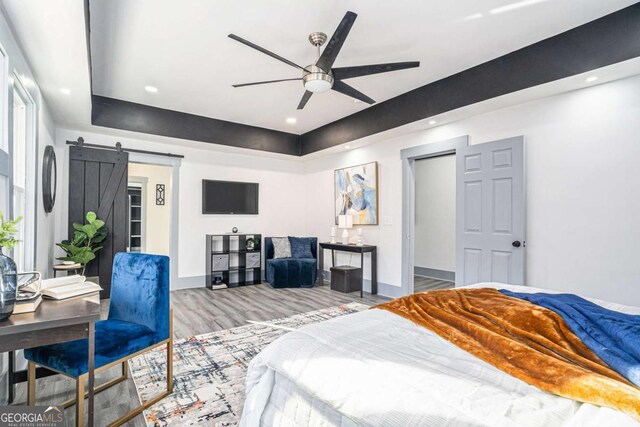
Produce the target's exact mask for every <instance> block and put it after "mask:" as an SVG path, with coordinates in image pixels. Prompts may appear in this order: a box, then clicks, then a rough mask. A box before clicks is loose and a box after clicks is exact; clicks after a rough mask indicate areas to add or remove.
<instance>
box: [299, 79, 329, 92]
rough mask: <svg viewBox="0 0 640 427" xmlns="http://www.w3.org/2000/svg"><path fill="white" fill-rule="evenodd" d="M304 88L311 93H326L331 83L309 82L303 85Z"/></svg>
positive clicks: (325, 81)
mask: <svg viewBox="0 0 640 427" xmlns="http://www.w3.org/2000/svg"><path fill="white" fill-rule="evenodd" d="M304 88H305V89H306V90H308V91H309V92H313V93H320V92H326V91H328V90H330V89H331V82H329V81H327V80H309V81H306V82H305V83H304Z"/></svg>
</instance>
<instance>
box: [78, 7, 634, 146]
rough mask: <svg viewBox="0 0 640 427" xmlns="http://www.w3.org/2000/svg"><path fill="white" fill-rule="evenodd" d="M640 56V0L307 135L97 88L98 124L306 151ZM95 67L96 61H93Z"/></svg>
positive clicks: (94, 104) (95, 117) (95, 108)
mask: <svg viewBox="0 0 640 427" xmlns="http://www.w3.org/2000/svg"><path fill="white" fill-rule="evenodd" d="M85 19H86V24H85V25H86V31H87V47H88V49H89V52H88V56H89V59H90V58H91V52H90V50H91V41H90V35H91V31H90V19H89V0H86V12H85ZM639 56H640V3H636V4H634V5H632V6H629V7H627V8H625V9H621V10H619V11H617V12H614V13H612V14H609V15H606V16H604V17H602V18H600V19H597V20H595V21H591V22H589V23H587V24H584V25H581V26H579V27H576V28H574V29H571V30H569V31H566V32H564V33H561V34H558V35H556V36H553V37H550V38H548V39H545V40H542V41H540V42H538V43H535V44H532V45H530V46H527V47H525V48H522V49H519V50H516V51H514V52H511V53H509V54H507V55H504V56H501V57H499V58H497V59H494V60H491V61H488V62H485V63H483V64H481V65H478V66H476V67H473V68H470V69H468V70H465V71H462V72H460V73H457V74H454V75H452V76H449V77H446V78H444V79H442V80H438V81H436V82H433V83H429V84H427V85H425V86H422V87H419V88H417V89H414V90H412V91H410V92H407V93H405V94H402V95H399V96H396V97H395V98H391V99H389V100H387V101H384V102H381V103H379V104H376V105H374V106H372V107H369V108H367V109H365V110H362V111H360V112H358V113H355V114H352V115H350V116H347V117H344V118H342V119H339V120H337V121H335V122H332V123H329V124H327V125H325V126H322V127H320V128H317V129H314V130H312V131H309V132H307V133H305V134H303V135H295V134H291V133H287V132H280V131H276V130H271V129H265V128H260V127H256V126H249V125H244V124H240V123H233V122H228V121H224V120H218V119H213V118H209V117H203V116H196V115H193V114H188V113H183V112H180V111H173V110H166V109H162V108H157V107H152V106H148V105H143V104H136V103H132V102H128V101H122V100H118V99H113V98H107V97H103V96H98V95H93V94H92V96H91V101H92V114H91V123H92V124H94V125H97V126H105V127H110V128H115V129H123V130H129V131H134V132H142V133H147V134H153V135H161V136H168V137H174V138H180V139H188V140H194V141H202V142H208V143H213V144H220V145H227V146H233V147H239V148H248V149H253V150H262V151H269V152H274V153H281V154H289V155H294V156H304V155H306V154H310V153H314V152H316V151H320V150H324V149H327V148H330V147H333V146H336V145H340V144H343V143H346V142H349V141H353V140H356V139H360V138H363V137H366V136H370V135H374V134H376V133H379V132H383V131H386V130H389V129H393V128H396V127H398V126H402V125H405V124H408V123H411V122H415V121H418V120H422V119H426V118H428V117H432V116H435V115H438V114H442V113H445V112H447V111H451V110H455V109H457V108H461V107H465V106H467V105H471V104H475V103H478V102H481V101H485V100H488V99H491V98H495V97H498V96H501V95H506V94H508V93H512V92H516V91H519V90H523V89H527V88H530V87H534V86H538V85H541V84H545V83H549V82H552V81H555V80H559V79H563V78H566V77H570V76H573V75H576V74H581V73H585V72H588V71H591V70H594V69H597V68H601V67H605V66H607V65H612V64H615V63H618V62H622V61H626V60H629V59H632V58H636V57H639ZM89 66H90V67H91V60H89ZM90 80H92V76H91V75H90ZM92 93H93V91H92Z"/></svg>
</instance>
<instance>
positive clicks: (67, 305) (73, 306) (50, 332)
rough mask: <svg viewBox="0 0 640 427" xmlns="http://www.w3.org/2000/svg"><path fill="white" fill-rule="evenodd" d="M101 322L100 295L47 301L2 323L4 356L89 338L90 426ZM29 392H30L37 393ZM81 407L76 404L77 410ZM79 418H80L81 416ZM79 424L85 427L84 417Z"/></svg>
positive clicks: (0, 336)
mask: <svg viewBox="0 0 640 427" xmlns="http://www.w3.org/2000/svg"><path fill="white" fill-rule="evenodd" d="M98 320H100V296H99V294H98V293H94V294H91V295H85V296H79V297H75V298H70V299H68V300H63V301H52V300H45V301H42V304H40V308H39V309H38V311H36V312H34V313H23V314H14V315H12V316H11V317H9V318H8V319H7V320H4V321H0V353H2V352H5V351H12V350H21V349H25V348H31V347H38V346H41V345H49V344H56V343H61V342H66V341H72V340H77V339H80V338H88V346H89V347H88V356H89V360H88V363H89V364H88V367H89V373H88V374H89V375H88V380H89V384H88V387H87V388H88V397H87V415H88V425H89V426H90V427H91V426H93V395H94V392H93V390H94V385H95V377H94V376H95V373H94V366H95V364H94V334H95V322H96V321H98ZM33 392H34V390H29V391H28V393H33ZM77 407H78V406H77V405H76V408H77ZM77 418H78V417H77ZM77 418H76V425H77V426H81V425H83V424H84V419H83V418H84V417H83V418H80V419H77Z"/></svg>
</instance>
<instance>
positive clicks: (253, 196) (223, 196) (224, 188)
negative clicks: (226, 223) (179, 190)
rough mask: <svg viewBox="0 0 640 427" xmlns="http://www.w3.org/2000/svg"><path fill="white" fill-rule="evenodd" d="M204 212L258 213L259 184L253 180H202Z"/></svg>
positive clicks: (224, 213) (228, 213) (227, 213)
mask: <svg viewBox="0 0 640 427" xmlns="http://www.w3.org/2000/svg"><path fill="white" fill-rule="evenodd" d="M202 213H203V214H217V215H257V214H258V184H257V183H253V182H235V181H212V180H208V179H203V180H202Z"/></svg>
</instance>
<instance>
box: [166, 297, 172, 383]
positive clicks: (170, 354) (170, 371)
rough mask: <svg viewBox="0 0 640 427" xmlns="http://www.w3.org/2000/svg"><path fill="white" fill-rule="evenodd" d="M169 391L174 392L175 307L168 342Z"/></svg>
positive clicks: (170, 316) (170, 321) (170, 317)
mask: <svg viewBox="0 0 640 427" xmlns="http://www.w3.org/2000/svg"><path fill="white" fill-rule="evenodd" d="M167 391H168V392H169V393H173V309H172V310H170V311H169V342H168V343H167Z"/></svg>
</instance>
